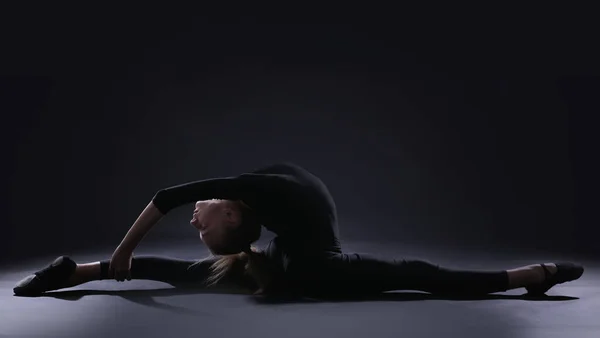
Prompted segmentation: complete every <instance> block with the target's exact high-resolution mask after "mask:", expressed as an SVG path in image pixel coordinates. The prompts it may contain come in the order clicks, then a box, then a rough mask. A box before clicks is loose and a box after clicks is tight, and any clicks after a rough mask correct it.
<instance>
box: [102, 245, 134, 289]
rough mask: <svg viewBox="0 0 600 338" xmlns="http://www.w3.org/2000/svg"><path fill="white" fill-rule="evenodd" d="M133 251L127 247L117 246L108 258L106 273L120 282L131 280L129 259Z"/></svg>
mask: <svg viewBox="0 0 600 338" xmlns="http://www.w3.org/2000/svg"><path fill="white" fill-rule="evenodd" d="M132 258H133V252H132V251H130V250H127V249H122V248H120V247H119V248H117V249H116V250H115V252H114V253H113V255H112V257H111V259H110V265H109V268H108V275H109V276H110V277H114V278H115V280H117V281H119V282H122V281H124V280H125V279H127V280H131V259H132Z"/></svg>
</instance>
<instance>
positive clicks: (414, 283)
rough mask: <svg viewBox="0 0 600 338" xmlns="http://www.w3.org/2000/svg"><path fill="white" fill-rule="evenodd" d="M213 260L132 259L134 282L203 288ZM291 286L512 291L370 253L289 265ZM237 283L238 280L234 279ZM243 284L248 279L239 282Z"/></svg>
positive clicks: (501, 274)
mask: <svg viewBox="0 0 600 338" xmlns="http://www.w3.org/2000/svg"><path fill="white" fill-rule="evenodd" d="M215 260H216V258H214V257H211V258H208V259H205V260H203V261H201V262H200V263H198V264H195V265H194V266H192V264H193V263H196V262H197V261H193V260H182V259H176V258H170V257H164V256H148V255H147V256H134V258H133V260H132V265H131V277H132V279H146V280H155V281H161V282H165V283H169V284H171V285H174V286H180V285H198V286H202V285H203V283H204V282H205V280H206V278H207V276H208V275H209V267H210V265H211V264H212V263H213V262H214V261H215ZM109 263H110V261H109V260H103V261H101V262H100V264H101V271H102V275H101V279H109V277H108V267H109ZM286 271H287V272H286V283H287V286H288V287H289V288H291V289H293V290H289V291H291V292H293V293H301V294H303V295H308V296H328V295H331V296H334V295H365V294H377V293H381V292H386V291H394V290H415V291H424V292H429V293H432V294H438V295H484V294H489V293H494V292H501V291H506V290H507V289H508V273H507V272H506V271H505V270H500V271H467V270H453V269H448V268H443V267H439V266H438V265H434V264H432V263H429V262H427V261H423V260H393V259H381V258H377V257H375V256H372V255H369V254H358V253H352V254H342V253H336V252H332V253H330V254H328V255H326V256H325V257H322V258H321V259H312V260H311V259H303V260H296V261H291V262H290V264H289V266H288V267H287V270H286ZM234 282H235V281H234ZM237 282H239V284H241V285H244V286H249V287H251V285H249V284H247V282H248V281H243V280H239V281H237Z"/></svg>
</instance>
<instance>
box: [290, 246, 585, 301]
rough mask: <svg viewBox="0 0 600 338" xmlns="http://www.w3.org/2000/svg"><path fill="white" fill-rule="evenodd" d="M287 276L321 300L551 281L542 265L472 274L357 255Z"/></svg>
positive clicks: (334, 257) (479, 290)
mask: <svg viewBox="0 0 600 338" xmlns="http://www.w3.org/2000/svg"><path fill="white" fill-rule="evenodd" d="M546 266H547V268H548V269H549V270H550V273H551V274H552V273H555V272H556V266H555V265H554V264H547V265H546ZM289 274H290V277H291V280H293V281H295V285H294V286H295V287H298V288H300V289H301V290H302V292H305V293H309V294H313V295H317V296H319V295H332V294H333V295H335V294H339V293H342V294H345V295H360V294H373V293H380V292H385V291H394V290H415V291H425V292H429V293H432V294H440V295H470V296H475V295H484V294H489V293H495V292H503V291H507V290H509V289H514V288H519V287H526V286H530V285H534V284H536V283H541V282H543V281H544V279H545V278H547V277H546V276H545V273H544V270H543V269H542V267H541V266H540V265H537V266H536V265H531V266H527V267H522V268H517V269H512V270H497V271H469V270H459V269H449V268H444V267H440V266H439V265H435V264H432V263H430V262H427V261H424V260H398V259H382V258H378V257H375V256H373V255H369V254H358V253H352V254H341V253H330V254H328V255H327V256H326V257H325V258H324V259H319V260H314V259H313V260H303V259H296V260H295V261H294V262H292V263H290V269H289ZM576 278H579V277H578V276H577V277H576Z"/></svg>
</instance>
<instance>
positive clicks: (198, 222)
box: [190, 200, 241, 254]
mask: <svg viewBox="0 0 600 338" xmlns="http://www.w3.org/2000/svg"><path fill="white" fill-rule="evenodd" d="M240 223H241V222H240V217H239V215H238V213H237V212H236V211H235V210H234V208H232V207H231V206H230V205H228V203H227V201H222V200H209V201H198V202H196V205H195V209H194V213H193V215H192V220H191V221H190V224H191V225H192V226H193V227H194V228H196V229H198V232H199V233H200V239H201V240H202V241H203V242H204V244H206V246H207V247H208V248H209V249H210V251H211V252H212V253H213V254H224V253H222V251H224V248H226V247H227V246H228V244H229V243H231V240H232V234H233V231H234V230H235V229H236V228H237V227H238V226H239V225H240Z"/></svg>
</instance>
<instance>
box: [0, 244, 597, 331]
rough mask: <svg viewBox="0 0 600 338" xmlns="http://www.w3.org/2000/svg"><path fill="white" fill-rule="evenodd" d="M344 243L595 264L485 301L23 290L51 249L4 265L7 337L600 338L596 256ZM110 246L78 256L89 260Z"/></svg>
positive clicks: (451, 262) (480, 258)
mask: <svg viewBox="0 0 600 338" xmlns="http://www.w3.org/2000/svg"><path fill="white" fill-rule="evenodd" d="M344 246H345V247H344V249H345V250H346V251H353V252H368V253H376V254H381V255H386V256H394V257H409V258H410V257H413V258H423V259H427V260H430V261H432V262H435V263H437V264H441V265H444V266H448V267H454V268H469V269H473V268H476V269H486V270H487V269H496V268H498V269H505V268H510V267H514V266H519V265H526V264H530V263H537V262H547V261H554V260H565V259H571V260H577V261H579V262H581V263H583V264H585V266H586V272H585V274H584V275H583V277H582V278H581V279H580V280H578V281H575V282H571V283H567V284H563V285H559V286H557V287H555V288H554V289H552V290H551V291H550V292H549V295H550V297H548V299H545V300H526V299H523V298H521V297H519V295H521V294H522V293H523V290H515V291H511V292H508V293H504V294H496V295H492V296H490V297H489V298H488V299H483V300H448V299H435V298H433V297H430V296H428V295H426V294H422V293H413V292H395V293H392V294H389V295H387V296H385V297H382V298H381V299H378V300H363V301H344V302H315V301H306V302H296V303H273V302H264V301H261V299H260V298H257V297H253V296H247V295H242V294H235V293H230V294H228V293H207V292H200V291H190V290H187V291H186V290H177V289H173V288H172V287H171V286H169V285H167V284H162V283H159V282H152V281H130V282H124V283H118V282H114V281H98V282H92V283H88V284H85V285H80V286H78V287H76V288H72V289H67V290H64V291H56V292H52V293H49V294H48V295H47V296H42V297H36V298H24V297H16V296H14V295H13V293H12V287H13V285H14V284H15V282H17V281H18V280H19V279H21V278H22V277H24V276H25V275H27V274H29V273H30V272H32V271H34V270H37V269H39V268H40V267H43V266H45V265H46V264H47V263H48V262H49V261H51V260H52V259H53V258H54V257H47V258H44V259H37V260H31V261H29V262H27V263H25V264H20V265H19V266H18V267H17V266H12V267H5V268H4V269H3V271H0V337H146V338H151V337H160V338H164V337H173V338H174V337H210V338H218V337H247V338H249V337H261V338H268V337H298V338H306V337H450V336H451V337H478V338H479V337H486V338H496V337H511V338H517V337H540V338H541V337H543V338H554V337H560V338H564V337H572V338H575V337H590V338H592V337H594V338H598V337H600V320H599V318H600V316H599V314H600V285H599V283H598V281H599V280H600V278H599V277H600V269H599V267H598V265H597V264H596V263H595V262H589V261H582V260H581V259H576V258H573V257H551V256H548V255H541V254H535V253H528V254H522V253H520V254H516V253H515V252H511V253H510V255H509V254H506V253H504V254H501V253H498V252H493V251H485V252H484V251H466V250H461V251H457V250H455V249H443V250H442V249H439V248H438V249H436V250H432V249H426V248H415V247H409V246H406V245H402V246H398V245H383V244H378V243H359V242H352V243H344ZM398 247H401V249H399V248H398ZM110 253H111V252H110V250H108V249H107V251H106V252H99V253H96V254H91V253H77V254H71V256H72V257H73V258H74V259H75V260H76V261H77V262H84V261H94V260H98V259H104V258H106V257H108V256H109V255H110ZM136 253H138V254H144V253H151V254H159V255H170V256H175V257H182V258H199V257H203V256H204V254H205V251H204V249H203V248H202V246H201V245H200V244H195V245H194V244H190V243H167V244H165V243H163V244H162V245H161V246H152V245H146V246H144V247H140V249H139V250H138V251H136Z"/></svg>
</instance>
